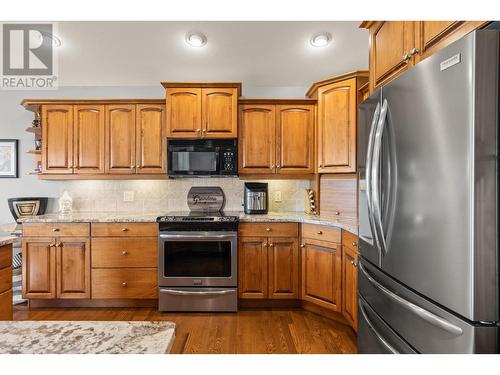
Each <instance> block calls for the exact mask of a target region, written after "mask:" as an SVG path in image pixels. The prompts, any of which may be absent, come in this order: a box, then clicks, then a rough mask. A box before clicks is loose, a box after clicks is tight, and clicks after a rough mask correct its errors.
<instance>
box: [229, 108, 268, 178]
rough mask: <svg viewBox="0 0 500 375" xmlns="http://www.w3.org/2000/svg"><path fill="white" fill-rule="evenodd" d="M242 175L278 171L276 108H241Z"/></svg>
mask: <svg viewBox="0 0 500 375" xmlns="http://www.w3.org/2000/svg"><path fill="white" fill-rule="evenodd" d="M239 118H240V123H239V137H238V172H239V173H240V174H252V173H254V174H258V173H262V174H269V173H274V172H275V170H276V163H275V158H276V106H275V105H265V104H260V105H251V104H245V105H240V106H239Z"/></svg>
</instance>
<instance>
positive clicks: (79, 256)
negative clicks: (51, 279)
mask: <svg viewBox="0 0 500 375" xmlns="http://www.w3.org/2000/svg"><path fill="white" fill-rule="evenodd" d="M56 251H57V253H56V261H57V298H90V241H89V239H88V238H71V237H66V238H62V239H58V242H57V245H56Z"/></svg>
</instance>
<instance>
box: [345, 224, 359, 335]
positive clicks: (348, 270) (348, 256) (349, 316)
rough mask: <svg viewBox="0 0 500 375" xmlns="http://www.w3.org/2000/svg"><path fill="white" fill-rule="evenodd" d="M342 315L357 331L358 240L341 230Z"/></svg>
mask: <svg viewBox="0 0 500 375" xmlns="http://www.w3.org/2000/svg"><path fill="white" fill-rule="evenodd" d="M342 296H343V298H342V315H343V316H344V318H345V319H346V320H347V322H348V323H349V324H350V325H351V327H352V328H353V329H354V330H355V331H356V332H357V330H358V238H357V236H355V235H354V234H352V233H350V232H347V231H345V230H342Z"/></svg>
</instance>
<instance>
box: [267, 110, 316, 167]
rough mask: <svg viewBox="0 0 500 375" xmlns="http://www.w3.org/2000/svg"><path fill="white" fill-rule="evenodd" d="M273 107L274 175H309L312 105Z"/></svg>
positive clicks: (311, 158)
mask: <svg viewBox="0 0 500 375" xmlns="http://www.w3.org/2000/svg"><path fill="white" fill-rule="evenodd" d="M276 108H277V109H276V112H277V136H276V138H277V148H276V152H277V156H276V163H277V165H276V168H277V171H278V173H280V174H293V173H300V174H304V173H312V172H313V171H314V165H313V158H314V155H313V150H314V106H310V105H278V106H277V107H276Z"/></svg>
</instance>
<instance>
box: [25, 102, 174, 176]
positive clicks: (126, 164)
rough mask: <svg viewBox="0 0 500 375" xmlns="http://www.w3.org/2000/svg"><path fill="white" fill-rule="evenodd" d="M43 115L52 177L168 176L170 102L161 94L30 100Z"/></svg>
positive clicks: (44, 157) (45, 156) (45, 171)
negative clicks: (159, 97)
mask: <svg viewBox="0 0 500 375" xmlns="http://www.w3.org/2000/svg"><path fill="white" fill-rule="evenodd" d="M22 104H23V106H24V107H25V108H26V109H28V110H30V111H33V112H35V117H38V114H40V119H41V124H40V127H41V140H42V150H41V163H42V170H41V173H40V174H39V176H40V177H41V178H46V179H91V178H98V179H102V178H109V179H114V178H117V177H119V176H122V178H130V176H131V175H137V176H141V178H147V177H153V176H154V177H157V176H159V175H165V170H166V168H165V159H166V156H165V154H166V152H165V149H166V137H165V105H164V104H163V100H156V99H108V100H100V99H95V100H94V99H85V100H66V99H50V100H25V101H23V102H22Z"/></svg>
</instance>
